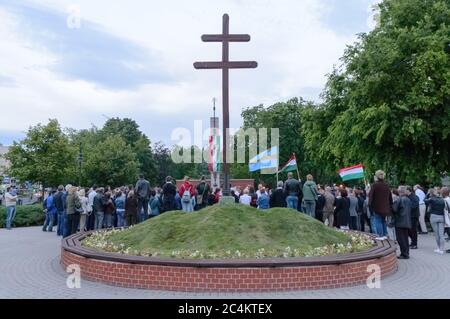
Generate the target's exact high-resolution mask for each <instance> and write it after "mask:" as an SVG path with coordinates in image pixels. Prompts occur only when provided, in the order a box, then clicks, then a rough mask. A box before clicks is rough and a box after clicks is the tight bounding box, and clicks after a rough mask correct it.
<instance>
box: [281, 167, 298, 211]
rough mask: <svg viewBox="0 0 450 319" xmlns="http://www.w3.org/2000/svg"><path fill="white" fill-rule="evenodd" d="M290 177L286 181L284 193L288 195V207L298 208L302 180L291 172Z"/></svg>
mask: <svg viewBox="0 0 450 319" xmlns="http://www.w3.org/2000/svg"><path fill="white" fill-rule="evenodd" d="M287 177H288V179H287V181H286V182H285V183H284V195H285V197H286V206H287V208H292V209H295V210H297V209H298V202H299V201H298V198H299V196H300V192H301V189H300V182H299V181H298V180H296V179H295V178H294V174H292V172H289V173H288V175H287Z"/></svg>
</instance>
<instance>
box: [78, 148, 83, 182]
mask: <svg viewBox="0 0 450 319" xmlns="http://www.w3.org/2000/svg"><path fill="white" fill-rule="evenodd" d="M82 164H83V148H82V145H81V143H80V151H79V153H78V170H79V171H78V186H81V165H82Z"/></svg>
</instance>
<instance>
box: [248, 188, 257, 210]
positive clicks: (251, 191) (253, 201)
mask: <svg viewBox="0 0 450 319" xmlns="http://www.w3.org/2000/svg"><path fill="white" fill-rule="evenodd" d="M248 194H249V195H250V197H251V201H250V206H251V207H253V208H256V207H258V203H257V201H258V195H256V193H255V188H254V187H253V186H250V187H249V188H248Z"/></svg>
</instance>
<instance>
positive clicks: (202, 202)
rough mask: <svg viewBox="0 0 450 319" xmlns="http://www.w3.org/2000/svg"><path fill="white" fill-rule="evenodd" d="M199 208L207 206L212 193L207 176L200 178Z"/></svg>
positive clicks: (198, 191) (198, 190) (198, 186)
mask: <svg viewBox="0 0 450 319" xmlns="http://www.w3.org/2000/svg"><path fill="white" fill-rule="evenodd" d="M196 189H197V208H198V209H202V208H205V207H206V205H207V204H208V197H209V194H210V193H211V187H210V186H209V184H208V183H206V179H205V176H202V178H201V179H200V184H198V185H197V187H196Z"/></svg>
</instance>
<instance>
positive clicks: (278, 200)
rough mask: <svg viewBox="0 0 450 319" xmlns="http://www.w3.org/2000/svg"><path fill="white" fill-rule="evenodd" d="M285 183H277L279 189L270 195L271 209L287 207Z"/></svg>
mask: <svg viewBox="0 0 450 319" xmlns="http://www.w3.org/2000/svg"><path fill="white" fill-rule="evenodd" d="M283 186H284V183H283V181H279V182H278V183H277V189H275V190H274V191H273V192H272V194H271V195H270V203H269V204H270V207H271V208H273V207H286V198H285V197H284V191H283Z"/></svg>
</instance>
